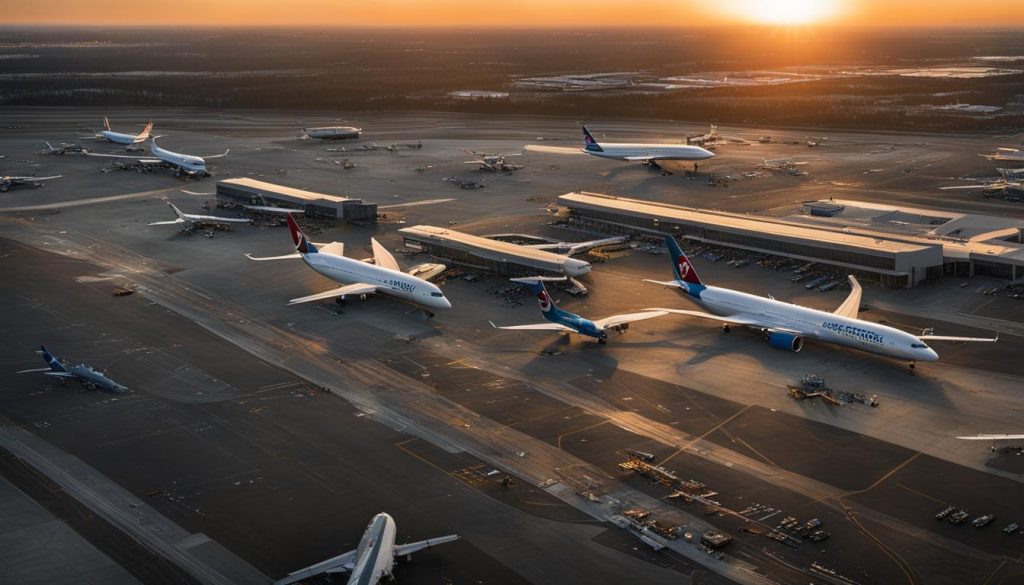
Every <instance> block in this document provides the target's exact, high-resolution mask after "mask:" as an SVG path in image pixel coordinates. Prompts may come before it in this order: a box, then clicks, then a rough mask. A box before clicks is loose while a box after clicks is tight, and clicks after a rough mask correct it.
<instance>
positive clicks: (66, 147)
mask: <svg viewBox="0 0 1024 585" xmlns="http://www.w3.org/2000/svg"><path fill="white" fill-rule="evenodd" d="M43 144H45V145H46V148H44V149H43V150H41V151H39V154H82V153H83V152H85V148H83V147H82V145H80V144H70V143H67V142H61V143H60V145H58V146H54V145H52V144H50V143H49V142H47V141H45V140H44V141H43Z"/></svg>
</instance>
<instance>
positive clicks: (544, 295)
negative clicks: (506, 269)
mask: <svg viewBox="0 0 1024 585" xmlns="http://www.w3.org/2000/svg"><path fill="white" fill-rule="evenodd" d="M512 280H514V281H516V282H521V283H523V284H525V285H526V288H528V289H530V292H532V293H533V294H534V295H535V296H536V297H537V304H538V305H540V312H541V313H542V314H543V315H544V318H545V319H547V320H548V321H554V322H556V323H557V322H559V319H560V318H561V317H564V316H567V315H568V313H566V312H565V311H563V310H562V309H559V308H558V305H556V304H555V301H553V300H551V295H549V294H548V289H547V287H546V286H544V281H543V280H542V279H540V278H514V279H512Z"/></svg>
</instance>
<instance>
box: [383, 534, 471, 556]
mask: <svg viewBox="0 0 1024 585" xmlns="http://www.w3.org/2000/svg"><path fill="white" fill-rule="evenodd" d="M458 539H459V535H458V534H449V535H448V536H439V537H437V538H428V539H427V540H421V541H419V542H410V543H409V544H396V545H395V548H394V549H393V550H394V551H395V556H396V557H404V556H405V555H411V554H412V553H414V552H419V551H421V550H423V549H425V548H430V547H432V546H437V545H439V544H445V543H446V542H455V541H456V540H458Z"/></svg>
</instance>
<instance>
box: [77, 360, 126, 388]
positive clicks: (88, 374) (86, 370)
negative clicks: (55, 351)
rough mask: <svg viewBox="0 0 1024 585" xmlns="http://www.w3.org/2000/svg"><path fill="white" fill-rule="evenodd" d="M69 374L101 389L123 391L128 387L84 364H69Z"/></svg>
mask: <svg viewBox="0 0 1024 585" xmlns="http://www.w3.org/2000/svg"><path fill="white" fill-rule="evenodd" d="M67 371H68V373H69V374H72V375H74V376H75V377H77V378H78V379H79V380H81V381H82V382H83V383H85V384H87V385H92V386H95V387H97V388H101V389H103V390H108V391H110V392H124V391H125V390H127V389H128V388H126V387H125V386H122V385H121V384H118V383H117V382H115V381H113V380H111V379H110V378H108V377H106V376H104V375H103V374H102V373H100V372H98V371H96V370H94V369H92V368H90V367H89V366H86V365H84V364H81V365H77V366H69V367H68V368H67Z"/></svg>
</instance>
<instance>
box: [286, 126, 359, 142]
mask: <svg viewBox="0 0 1024 585" xmlns="http://www.w3.org/2000/svg"><path fill="white" fill-rule="evenodd" d="M299 133H300V137H301V138H303V139H306V138H319V139H320V140H345V139H349V138H359V136H360V135H362V133H363V129H362V128H353V127H352V126H322V127H320V128H301V129H300V130H299Z"/></svg>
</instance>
